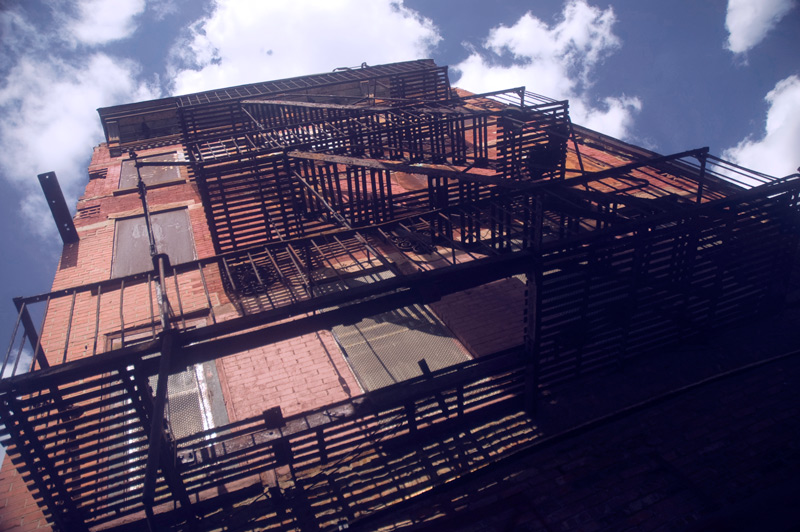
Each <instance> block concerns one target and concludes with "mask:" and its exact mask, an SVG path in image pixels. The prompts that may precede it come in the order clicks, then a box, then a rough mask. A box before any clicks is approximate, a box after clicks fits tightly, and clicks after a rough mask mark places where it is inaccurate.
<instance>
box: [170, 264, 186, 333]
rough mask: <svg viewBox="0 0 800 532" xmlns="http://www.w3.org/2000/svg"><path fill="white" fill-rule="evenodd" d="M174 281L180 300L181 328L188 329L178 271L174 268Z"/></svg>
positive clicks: (176, 293)
mask: <svg viewBox="0 0 800 532" xmlns="http://www.w3.org/2000/svg"><path fill="white" fill-rule="evenodd" d="M172 279H173V281H175V295H176V297H177V298H178V312H180V313H181V327H182V328H183V329H186V316H184V314H183V303H182V302H181V289H180V287H179V286H178V270H176V269H175V266H173V267H172Z"/></svg>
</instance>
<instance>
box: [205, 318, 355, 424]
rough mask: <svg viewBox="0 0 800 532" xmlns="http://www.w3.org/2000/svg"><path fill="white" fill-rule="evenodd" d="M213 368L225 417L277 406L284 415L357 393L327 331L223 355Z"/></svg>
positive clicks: (341, 357)
mask: <svg viewBox="0 0 800 532" xmlns="http://www.w3.org/2000/svg"><path fill="white" fill-rule="evenodd" d="M217 367H218V368H219V367H221V368H222V372H221V373H224V378H223V377H222V375H220V378H221V380H223V381H225V383H226V385H227V387H228V390H227V392H226V394H225V395H226V396H227V397H226V399H227V401H226V402H227V403H228V405H227V406H228V415H229V416H230V417H231V420H234V419H244V418H247V417H250V416H256V415H260V414H261V413H262V412H263V411H264V410H266V409H268V408H271V407H274V406H278V405H280V407H281V410H282V411H283V415H284V416H289V415H292V414H297V413H300V412H303V411H305V410H309V409H312V408H319V407H322V406H325V405H327V404H330V403H333V402H336V401H342V400H344V399H347V398H348V397H353V396H356V395H360V394H361V393H362V392H361V388H360V387H359V385H358V382H357V381H356V379H355V377H354V376H353V373H352V371H350V368H349V366H348V365H347V363H346V362H345V359H344V357H343V356H342V354H341V351H340V350H339V347H338V346H337V345H336V342H335V341H334V339H333V336H332V335H331V333H330V332H329V331H319V332H317V333H312V334H306V335H303V336H299V337H297V338H291V339H289V340H285V341H283V342H278V343H276V344H272V345H268V346H264V347H261V348H259V349H252V350H250V351H246V352H243V353H238V354H236V355H232V356H229V357H225V358H223V359H220V360H219V361H218V363H217Z"/></svg>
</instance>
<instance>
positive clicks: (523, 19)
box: [0, 0, 800, 341]
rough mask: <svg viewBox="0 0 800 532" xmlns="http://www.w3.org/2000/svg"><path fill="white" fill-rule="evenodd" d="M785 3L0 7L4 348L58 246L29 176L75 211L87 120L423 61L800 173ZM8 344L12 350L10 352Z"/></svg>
mask: <svg viewBox="0 0 800 532" xmlns="http://www.w3.org/2000/svg"><path fill="white" fill-rule="evenodd" d="M796 4H797V0H751V1H749V0H729V1H727V2H726V1H725V0H672V1H670V2H656V1H646V0H616V1H611V2H607V1H602V2H601V1H591V0H586V1H583V0H581V1H577V0H567V1H564V0H538V1H533V0H529V1H516V0H506V1H500V0H482V1H478V0H461V1H458V2H454V1H444V0H438V1H437V0H405V1H402V0H400V1H397V0H395V1H391V0H317V1H311V0H292V1H284V0H270V1H265V0H202V1H197V0H50V1H39V0H20V1H19V2H16V3H15V2H13V1H5V2H0V74H2V76H0V145H2V147H3V153H4V156H3V157H2V158H0V187H2V188H1V189H0V190H2V194H0V207H1V208H0V216H2V227H3V230H2V231H0V239H2V243H3V249H4V250H5V252H4V253H3V254H2V262H0V270H2V283H1V284H0V320H1V321H0V339H3V338H6V339H7V337H8V336H7V335H8V334H9V333H10V329H11V327H12V326H13V321H14V317H15V314H14V310H13V305H12V303H11V297H13V296H17V295H32V294H35V293H40V292H46V291H47V290H48V289H49V286H50V282H51V281H52V278H53V275H54V272H55V269H56V265H57V261H58V256H59V253H60V249H61V246H60V241H59V239H58V235H57V232H56V229H55V225H54V223H53V221H52V218H51V216H50V214H49V211H48V210H47V207H46V204H45V202H44V199H43V197H42V194H41V191H40V189H39V188H38V182H37V180H36V175H37V174H39V173H42V172H45V171H51V170H52V171H55V172H56V173H57V175H58V177H59V180H60V182H61V185H62V188H63V189H64V191H65V194H66V196H67V202H68V204H69V205H70V206H72V208H73V209H74V205H75V202H76V200H77V198H78V196H79V195H80V194H81V192H82V190H83V187H84V186H85V184H86V181H87V180H88V176H87V173H86V166H87V164H88V162H89V158H90V156H91V152H92V147H93V146H94V145H96V144H98V143H100V142H101V141H102V140H103V138H102V130H101V127H100V123H99V120H98V117H97V113H96V109H97V108H98V107H104V106H108V105H114V104H120V103H126V102H131V101H137V100H142V99H149V98H156V97H161V96H165V95H169V94H181V93H187V92H194V91H199V90H205V89H211V88H217V87H224V86H230V85H237V84H241V83H248V82H257V81H263V80H268V79H276V78H281V77H287V76H293V75H302V74H308V73H316V72H326V71H330V70H332V69H334V68H336V67H341V66H357V65H360V64H361V63H362V62H367V63H368V64H379V63H385V62H392V61H402V60H408V59H414V58H421V57H430V58H433V59H435V60H436V62H437V63H439V64H447V65H450V67H451V80H452V81H453V83H454V85H456V86H460V87H463V88H465V89H469V90H472V91H475V92H480V91H484V90H493V89H501V88H508V87H513V86H519V85H526V86H527V87H528V89H529V90H531V91H533V92H537V93H540V94H545V95H547V96H551V97H554V98H559V99H560V98H569V99H570V101H571V114H572V117H573V120H574V121H575V122H576V123H580V124H583V125H586V126H588V127H592V128H594V129H597V130H599V131H602V132H605V133H608V134H611V135H614V136H618V137H621V138H623V139H625V140H628V141H630V142H633V143H636V144H640V145H643V146H645V147H648V148H650V149H652V150H655V151H658V152H662V153H672V152H677V151H682V150H686V149H690V148H696V147H701V146H710V147H711V151H712V153H714V154H717V155H722V156H724V157H727V158H729V159H731V160H734V161H736V162H739V163H741V164H744V165H745V166H750V167H752V168H754V169H757V170H761V171H764V172H767V173H771V174H774V175H786V174H789V173H793V172H795V171H797V170H796V168H797V167H798V165H800V149H798V147H800V60H799V59H798V52H799V51H800V37H799V36H800V9H798V7H797V5H796ZM6 341H7V340H6Z"/></svg>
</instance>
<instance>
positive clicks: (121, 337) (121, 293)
mask: <svg viewBox="0 0 800 532" xmlns="http://www.w3.org/2000/svg"><path fill="white" fill-rule="evenodd" d="M124 294H125V279H122V282H121V284H120V286H119V331H120V333H119V341H120V344H121V347H125V316H124V315H123V312H122V309H123V308H124V305H123V302H124V299H123V297H124ZM66 355H67V354H66V352H65V353H64V356H66Z"/></svg>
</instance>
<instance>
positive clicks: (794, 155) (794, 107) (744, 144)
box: [723, 75, 800, 177]
mask: <svg viewBox="0 0 800 532" xmlns="http://www.w3.org/2000/svg"><path fill="white" fill-rule="evenodd" d="M764 99H765V100H766V101H767V103H768V104H769V109H768V110H767V119H766V123H765V125H764V133H763V135H762V136H761V138H758V139H753V138H751V137H748V138H746V139H744V140H742V141H741V142H740V143H739V144H737V145H736V146H734V147H732V148H729V149H727V150H725V152H724V153H723V157H724V158H726V159H729V160H731V161H733V162H735V163H736V164H739V165H741V166H745V167H747V168H752V169H754V170H758V171H759V172H763V173H765V174H770V175H773V176H776V177H782V176H785V175H788V174H792V173H795V172H798V169H797V168H798V166H800V77H798V76H796V75H795V76H789V77H788V78H786V79H783V80H781V81H779V82H778V83H777V84H776V85H775V88H773V89H772V90H771V91H769V92H768V93H767V96H766V97H765V98H764Z"/></svg>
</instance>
